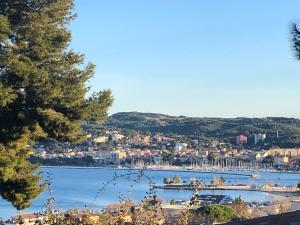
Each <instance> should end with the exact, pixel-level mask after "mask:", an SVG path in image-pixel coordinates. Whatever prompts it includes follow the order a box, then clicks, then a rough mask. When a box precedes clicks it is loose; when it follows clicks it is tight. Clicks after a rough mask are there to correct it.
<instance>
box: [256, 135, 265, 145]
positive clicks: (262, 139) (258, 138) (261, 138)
mask: <svg viewBox="0 0 300 225" xmlns="http://www.w3.org/2000/svg"><path fill="white" fill-rule="evenodd" d="M266 137H267V135H266V134H261V133H259V134H254V144H255V145H256V144H257V143H258V142H260V141H261V142H264V141H265V139H266Z"/></svg>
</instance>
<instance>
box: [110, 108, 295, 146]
mask: <svg viewBox="0 0 300 225" xmlns="http://www.w3.org/2000/svg"><path fill="white" fill-rule="evenodd" d="M105 126H106V127H110V128H119V129H124V130H134V131H138V132H142V133H152V134H153V133H163V134H168V135H183V136H188V137H191V138H215V139H219V140H222V141H226V142H231V143H234V140H235V137H236V136H237V135H240V134H244V135H247V136H248V138H249V144H248V145H252V144H253V141H251V140H252V139H251V137H253V134H255V133H266V134H267V139H266V141H265V144H267V145H272V146H273V145H276V146H279V147H297V146H300V120H299V119H294V118H283V117H268V118H244V117H241V118H200V117H185V116H168V115H163V114H155V113H139V112H122V113H116V114H114V115H112V116H110V117H109V118H108V119H107V121H106V122H105ZM277 131H278V134H279V136H278V137H277Z"/></svg>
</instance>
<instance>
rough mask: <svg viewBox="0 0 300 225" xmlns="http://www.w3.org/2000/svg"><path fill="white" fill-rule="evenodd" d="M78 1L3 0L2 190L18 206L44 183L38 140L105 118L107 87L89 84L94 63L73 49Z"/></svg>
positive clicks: (70, 136)
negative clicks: (36, 155)
mask: <svg viewBox="0 0 300 225" xmlns="http://www.w3.org/2000/svg"><path fill="white" fill-rule="evenodd" d="M73 5H74V2H73V0H32V1H30V0H23V1H11V0H1V1H0V196H1V197H2V198H3V199H6V200H8V201H10V202H11V203H12V204H13V206H15V207H16V208H17V209H24V208H26V207H29V206H30V204H31V201H32V199H34V198H36V197H37V196H38V195H39V194H40V193H41V191H43V189H44V185H43V184H41V177H40V175H39V174H38V173H37V169H38V167H37V166H36V165H32V164H31V163H29V161H28V157H29V155H30V153H31V152H32V149H31V146H33V144H34V142H35V141H38V140H41V139H45V138H53V139H56V140H61V141H79V140H82V139H83V138H84V135H85V134H84V132H82V130H81V121H83V120H87V121H89V120H94V121H100V120H103V119H104V118H105V117H106V115H107V109H108V107H109V106H110V105H111V104H112V97H111V93H110V91H108V90H104V91H100V92H97V93H94V94H93V95H92V96H91V97H89V98H86V94H87V92H88V91H89V87H87V85H86V83H87V81H88V80H89V79H90V78H91V76H92V75H93V73H94V68H95V66H94V65H93V64H85V61H84V56H83V55H82V54H79V53H76V52H74V51H73V50H71V49H70V48H69V44H70V42H71V32H70V30H69V29H68V24H69V23H70V22H71V21H72V20H73V19H74V17H75V15H74V14H73V12H72V11H73Z"/></svg>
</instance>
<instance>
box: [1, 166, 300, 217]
mask: <svg viewBox="0 0 300 225" xmlns="http://www.w3.org/2000/svg"><path fill="white" fill-rule="evenodd" d="M41 171H42V172H43V174H44V176H46V174H51V177H52V179H53V182H52V183H53V184H52V190H53V196H54V198H55V200H56V204H57V206H58V207H59V208H60V209H63V210H65V209H69V208H84V207H88V208H91V207H92V208H96V209H100V208H102V207H104V206H107V205H108V204H110V203H114V202H118V200H119V198H120V197H130V198H131V199H134V200H140V199H143V197H144V196H146V195H147V193H146V192H147V191H148V190H149V182H150V181H149V180H151V182H154V183H156V184H161V183H162V180H163V178H164V177H173V176H174V175H178V176H181V177H182V179H183V180H187V181H189V180H190V178H191V177H193V176H195V177H196V178H197V179H202V180H204V181H205V182H206V183H209V181H210V180H211V178H212V177H213V176H217V177H220V176H221V174H217V173H201V172H197V173H195V172H178V171H146V172H145V175H146V176H145V177H143V178H142V179H141V181H140V182H139V183H135V182H134V181H133V180H134V179H136V178H137V176H136V175H132V176H131V179H130V180H129V179H127V178H120V179H118V180H117V181H116V183H115V184H110V185H108V186H107V187H106V189H105V190H103V191H101V192H100V193H99V194H98V196H97V192H98V190H99V189H100V188H101V187H102V186H103V183H104V182H105V181H109V180H110V179H112V177H114V175H121V174H126V173H128V172H133V173H134V172H137V171H129V170H118V169H112V168H59V167H52V168H50V167H47V168H46V167H45V168H42V169H41ZM223 176H224V177H225V179H226V182H225V183H232V184H263V183H266V182H271V183H273V184H283V185H291V184H296V183H299V182H300V175H299V174H293V173H265V172H264V173H260V178H259V179H252V178H249V177H247V176H242V175H230V174H226V175H223ZM201 193H203V194H206V193H209V194H227V195H230V196H231V197H233V198H234V197H238V196H242V197H243V198H244V199H245V200H246V201H248V202H251V201H257V202H261V201H267V200H271V199H272V198H274V197H275V196H274V195H271V194H268V193H260V192H247V191H201ZM157 195H158V196H160V197H162V199H163V200H165V201H170V200H171V199H173V198H175V199H177V200H179V199H187V198H189V197H190V196H191V195H192V192H191V191H188V190H157ZM47 196H48V194H47V192H45V193H43V194H42V195H41V196H40V197H39V198H38V199H37V200H35V201H34V202H33V204H32V207H31V208H29V209H27V210H25V211H24V212H39V211H41V210H42V209H43V204H44V202H45V200H46V199H47ZM96 196H97V198H96ZM17 213H18V212H17V211H16V210H15V209H14V208H13V207H12V206H11V205H10V204H9V203H8V202H5V201H4V200H1V199H0V217H2V218H5V219H7V218H10V217H11V216H12V215H15V214H17Z"/></svg>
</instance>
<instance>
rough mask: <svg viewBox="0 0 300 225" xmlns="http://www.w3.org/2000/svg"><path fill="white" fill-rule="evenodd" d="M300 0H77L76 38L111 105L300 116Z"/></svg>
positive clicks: (225, 114) (116, 109) (118, 109)
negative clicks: (297, 46)
mask: <svg viewBox="0 0 300 225" xmlns="http://www.w3.org/2000/svg"><path fill="white" fill-rule="evenodd" d="M299 7H300V1H296V0H287V1H274V0H266V1H260V0H252V1H243V2H241V1H238V0H228V1H222V2H221V1H216V0H213V1H212V0H203V1H195V0H190V1H179V0H174V1H158V0H153V1H144V0H142V1H140V0H139V1H137V0H129V1H124V2H120V1H114V0H112V1H89V3H88V4H87V3H86V2H85V1H83V0H76V7H75V11H76V13H78V15H79V16H78V18H77V19H76V20H75V21H74V22H73V23H72V24H71V30H72V32H73V42H72V45H71V47H72V48H74V49H75V50H76V51H80V52H83V53H85V55H86V58H87V60H88V61H91V62H93V63H94V64H96V66H97V68H96V74H95V77H94V78H93V80H92V82H91V83H90V84H91V87H92V90H98V89H101V88H110V89H111V90H112V92H113V95H114V97H115V102H114V104H113V106H112V108H111V110H110V113H111V114H112V113H115V112H122V111H149V112H160V113H163V114H171V115H181V114H183V115H186V116H197V117H204V116H206V117H241V116H243V117H267V116H279V117H280V116H284V117H296V118H300V104H297V102H298V97H299V96H300V89H299V83H300V76H299V71H300V62H298V61H297V60H296V59H295V57H294V56H293V52H292V48H291V43H290V39H291V36H290V31H289V27H290V25H291V23H292V22H299V20H300V14H299V10H298V9H299Z"/></svg>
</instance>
